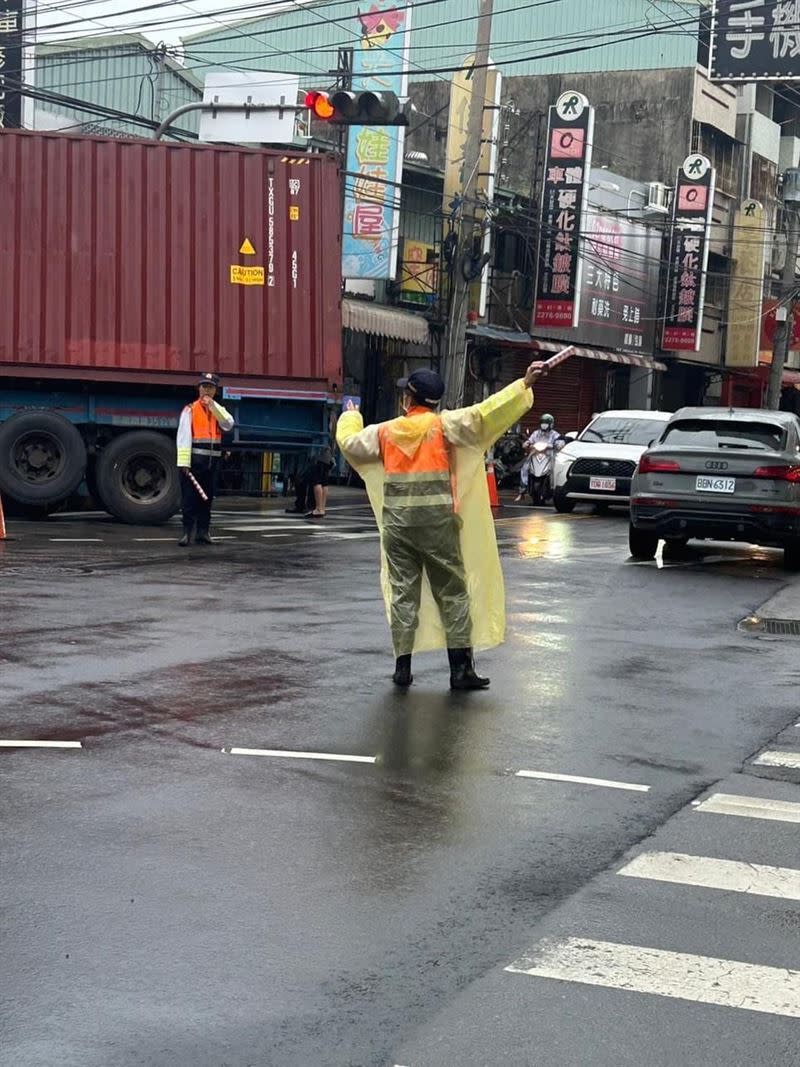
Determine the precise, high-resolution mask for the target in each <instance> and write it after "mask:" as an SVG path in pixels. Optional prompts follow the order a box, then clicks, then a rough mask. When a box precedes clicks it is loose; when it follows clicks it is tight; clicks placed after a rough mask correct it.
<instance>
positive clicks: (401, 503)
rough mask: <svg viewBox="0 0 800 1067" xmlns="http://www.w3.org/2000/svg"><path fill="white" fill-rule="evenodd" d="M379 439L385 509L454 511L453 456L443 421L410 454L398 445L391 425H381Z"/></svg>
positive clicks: (439, 420) (435, 425)
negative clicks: (450, 454) (421, 508)
mask: <svg viewBox="0 0 800 1067" xmlns="http://www.w3.org/2000/svg"><path fill="white" fill-rule="evenodd" d="M425 414H426V415H427V414H429V413H428V412H425ZM407 417H408V416H407ZM411 417H413V415H412V416H411ZM378 436H379V440H380V445H381V457H382V459H383V469H384V472H385V479H384V487H383V491H384V507H387V508H390V509H395V508H407V507H436V506H439V507H442V506H444V507H446V508H447V509H448V510H449V511H452V510H453V489H452V479H451V473H450V456H449V454H448V450H447V439H446V438H445V436H444V431H443V429H442V420H441V419H439V418H438V417H437V418H436V420H435V421H434V422H433V424H432V426H431V428H430V430H429V432H428V434H427V436H426V437H425V438H423V440H422V441H420V443H419V447H418V448H417V449H416V450H415V451H414V452H412V453H411V454H410V455H409V454H408V453H407V452H405V451H403V449H402V448H400V447H399V445H397V444H396V443H395V441H394V439H393V437H392V424H391V423H387V424H385V425H384V426H382V427H381V428H380V431H379V434H378Z"/></svg>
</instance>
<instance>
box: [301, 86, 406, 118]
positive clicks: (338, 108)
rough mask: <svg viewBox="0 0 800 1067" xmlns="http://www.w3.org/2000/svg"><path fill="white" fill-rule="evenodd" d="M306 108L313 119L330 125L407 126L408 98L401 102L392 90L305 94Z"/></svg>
mask: <svg viewBox="0 0 800 1067" xmlns="http://www.w3.org/2000/svg"><path fill="white" fill-rule="evenodd" d="M306 107H307V108H308V109H309V110H310V111H311V112H312V113H313V114H314V117H315V118H318V119H322V121H323V122H330V123H331V125H333V126H408V124H409V117H410V115H411V113H412V112H413V110H414V109H413V106H412V104H411V103H410V101H409V102H408V103H406V104H403V105H401V103H400V101H399V100H398V98H397V96H395V94H394V93H373V92H363V93H353V92H348V91H346V90H340V91H339V92H335V93H324V92H318V91H316V90H312V91H311V92H308V93H306Z"/></svg>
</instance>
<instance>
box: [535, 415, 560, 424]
mask: <svg viewBox="0 0 800 1067" xmlns="http://www.w3.org/2000/svg"><path fill="white" fill-rule="evenodd" d="M555 421H556V420H555V419H554V418H553V416H552V415H542V417H541V418H540V419H539V422H549V423H550V425H551V426H552V425H553V424H554V423H555Z"/></svg>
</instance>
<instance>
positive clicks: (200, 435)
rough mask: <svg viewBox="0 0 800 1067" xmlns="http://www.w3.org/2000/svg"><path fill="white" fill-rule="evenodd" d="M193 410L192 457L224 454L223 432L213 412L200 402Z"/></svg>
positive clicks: (194, 404) (196, 403)
mask: <svg viewBox="0 0 800 1067" xmlns="http://www.w3.org/2000/svg"><path fill="white" fill-rule="evenodd" d="M190 407H191V409H192V455H193V456H219V455H221V453H222V430H221V429H220V426H219V423H218V422H217V420H216V419H215V418H214V416H213V415H212V414H211V412H210V411H209V410H208V408H206V406H205V405H204V404H202V403H201V402H200V401H199V400H195V402H194V403H193V404H191V405H190Z"/></svg>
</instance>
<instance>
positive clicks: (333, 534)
mask: <svg viewBox="0 0 800 1067" xmlns="http://www.w3.org/2000/svg"><path fill="white" fill-rule="evenodd" d="M322 532H323V533H324V534H325V536H326V537H330V538H332V539H333V540H335V541H363V540H365V539H367V538H374V537H380V534H379V533H378V531H377V530H369V531H365V532H362V533H339V532H338V531H337V530H323V531H322Z"/></svg>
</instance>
